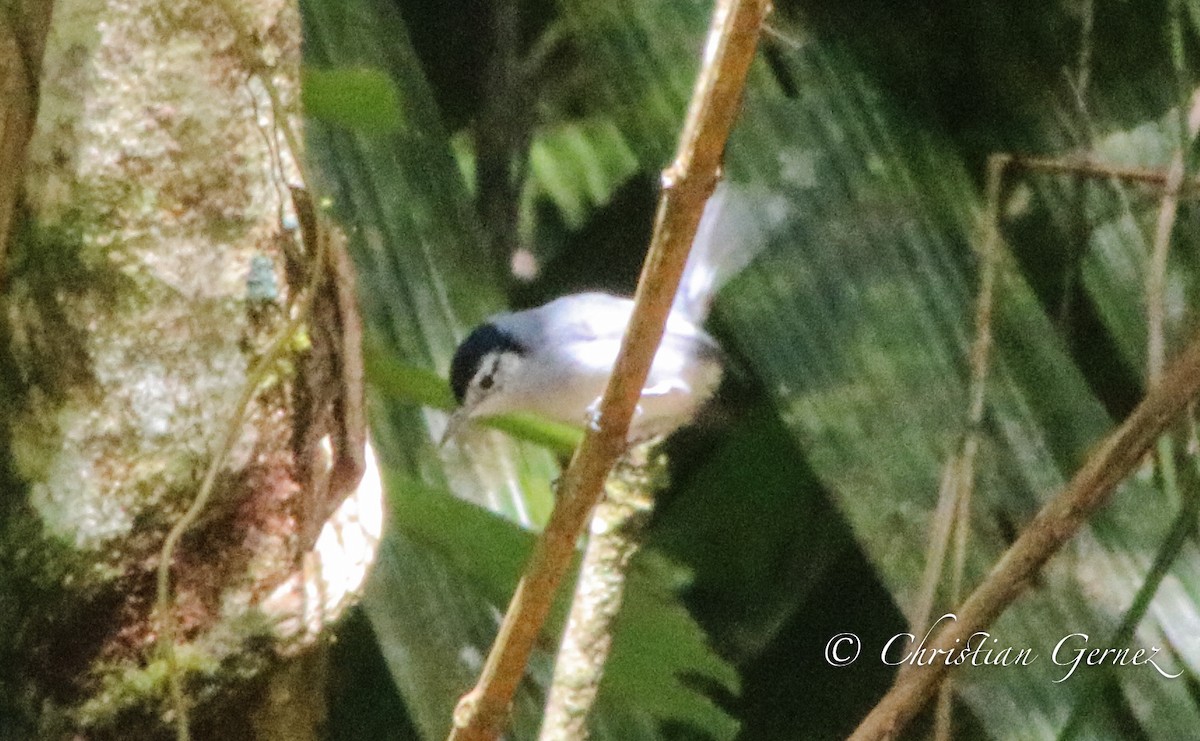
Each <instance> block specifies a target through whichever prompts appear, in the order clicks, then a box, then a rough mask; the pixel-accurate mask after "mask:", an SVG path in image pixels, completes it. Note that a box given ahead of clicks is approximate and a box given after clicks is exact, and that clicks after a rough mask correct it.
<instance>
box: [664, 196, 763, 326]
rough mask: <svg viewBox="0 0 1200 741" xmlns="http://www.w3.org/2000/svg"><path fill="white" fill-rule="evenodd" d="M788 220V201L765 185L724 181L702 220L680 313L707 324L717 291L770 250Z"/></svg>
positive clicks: (685, 277)
mask: <svg viewBox="0 0 1200 741" xmlns="http://www.w3.org/2000/svg"><path fill="white" fill-rule="evenodd" d="M786 216H787V203H786V201H785V200H784V199H783V197H782V196H779V195H778V194H774V193H771V192H770V191H769V190H767V189H766V188H764V187H762V186H752V185H742V184H735V183H728V182H724V181H722V182H720V183H718V184H717V187H716V189H715V190H714V191H713V194H712V196H711V197H709V199H708V203H707V204H705V206H704V214H703V215H702V216H701V217H700V226H699V228H698V229H697V230H696V238H695V240H694V241H693V242H692V251H691V254H689V255H688V261H687V265H686V266H685V267H684V269H683V278H682V279H681V280H680V283H679V290H678V291H677V292H676V294H675V304H674V310H675V311H679V312H681V313H682V314H683V315H684V316H686V317H688V318H689V319H691V320H692V321H693V322H695V323H697V324H699V323H701V322H703V321H704V319H705V317H707V316H708V312H709V309H711V308H712V301H713V298H714V296H715V295H716V293H717V291H718V290H720V288H721V286H723V285H724V284H725V283H727V282H728V281H729V280H730V279H732V278H733V277H734V276H735V275H737V274H738V273H740V272H741V271H742V270H743V269H744V268H745V267H746V266H747V265H749V264H750V261H751V260H753V259H754V258H755V257H756V256H757V255H758V253H760V252H761V251H762V250H763V248H764V247H766V246H767V243H768V242H769V241H770V236H771V234H772V233H773V232H774V231H775V230H776V228H777V227H778V226H779V225H780V224H781V223H782V222H783V221H784V219H785V217H786Z"/></svg>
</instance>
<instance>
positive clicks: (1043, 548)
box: [850, 337, 1200, 741]
mask: <svg viewBox="0 0 1200 741" xmlns="http://www.w3.org/2000/svg"><path fill="white" fill-rule="evenodd" d="M1198 396H1200V337H1197V338H1194V339H1193V340H1192V342H1191V343H1190V344H1189V345H1188V346H1187V348H1186V349H1185V350H1184V352H1183V353H1182V355H1181V356H1180V357H1179V359H1178V360H1177V361H1176V362H1175V363H1174V364H1173V365H1172V366H1171V367H1169V368H1168V369H1167V371H1166V372H1165V373H1164V375H1163V377H1162V381H1161V382H1160V383H1159V384H1157V385H1156V386H1154V387H1152V388H1151V389H1150V392H1149V393H1148V394H1147V395H1146V398H1145V399H1143V400H1142V403H1141V404H1139V405H1138V406H1137V408H1136V409H1134V410H1133V413H1132V414H1130V415H1129V417H1128V418H1127V419H1126V420H1125V421H1124V422H1123V423H1122V424H1121V426H1120V427H1118V428H1117V429H1116V430H1115V431H1113V433H1112V434H1111V435H1109V436H1108V437H1107V438H1106V439H1105V440H1104V441H1103V442H1102V443H1101V444H1100V445H1099V446H1098V447H1097V448H1096V451H1095V452H1094V453H1093V454H1092V456H1091V457H1090V458H1088V460H1087V462H1086V463H1085V464H1084V466H1083V468H1081V469H1080V470H1079V472H1078V473H1077V474H1076V475H1075V477H1074V478H1073V479H1072V480H1071V482H1070V484H1068V485H1067V487H1066V489H1064V490H1063V491H1062V492H1060V493H1059V494H1058V495H1057V496H1055V497H1054V498H1053V499H1052V500H1050V502H1049V503H1047V504H1046V506H1045V507H1043V508H1042V510H1041V511H1040V512H1039V513H1038V514H1037V516H1036V517H1035V518H1034V519H1033V521H1032V522H1031V523H1030V524H1029V526H1028V527H1027V528H1025V530H1024V532H1022V533H1021V535H1020V537H1018V538H1017V540H1016V542H1014V543H1013V544H1012V546H1011V547H1010V548H1009V549H1008V550H1007V551H1006V552H1005V553H1004V555H1003V556H1002V557H1001V559H1000V561H999V562H998V563H997V564H996V565H995V566H994V567H993V568H992V571H991V573H989V574H988V575H987V577H986V578H985V579H984V580H983V582H982V583H981V584H980V585H979V587H978V588H976V589H975V591H974V592H972V593H971V596H969V597H968V598H967V600H966V602H964V603H963V604H962V606H961V607H959V609H958V610H957V611H956V612H955V615H956V617H957V619H956V620H954V621H953V622H947V623H946V627H945V628H943V629H942V630H940V631H938V633H937V634H936V635H935V636H933V638H932V639H931V641H930V643H929V648H930V650H931V651H937V650H942V651H950V650H951V649H953V647H954V646H956V645H962V643H963V642H965V641H966V640H967V639H968V637H969V636H971V635H972V634H973V633H975V632H976V631H979V630H984V629H986V628H987V626H988V625H990V624H991V623H992V621H994V620H995V619H996V618H997V617H998V616H999V615H1000V613H1001V612H1003V611H1004V609H1005V608H1006V607H1008V605H1010V604H1011V603H1012V602H1013V601H1014V600H1015V599H1016V598H1017V597H1018V596H1019V595H1020V593H1021V591H1022V590H1023V589H1024V587H1025V585H1026V583H1027V582H1028V580H1029V579H1030V578H1031V577H1032V576H1033V575H1034V574H1035V573H1037V571H1038V570H1039V569H1040V568H1041V567H1042V566H1043V565H1044V564H1045V563H1046V561H1048V560H1049V559H1050V557H1051V556H1053V555H1054V554H1055V553H1056V552H1057V551H1058V549H1059V548H1061V547H1062V546H1063V545H1064V544H1065V543H1066V542H1067V541H1068V540H1070V538H1071V537H1072V536H1074V535H1075V533H1076V532H1078V531H1079V529H1080V528H1081V527H1082V526H1083V523H1084V522H1086V521H1087V519H1088V518H1089V517H1090V516H1091V515H1092V514H1093V513H1094V512H1095V511H1096V510H1097V509H1099V508H1100V506H1101V505H1103V504H1104V503H1105V502H1106V501H1107V499H1108V497H1109V495H1110V494H1111V493H1112V491H1113V490H1114V489H1116V487H1117V485H1118V484H1120V483H1121V482H1122V481H1123V480H1124V479H1125V478H1126V477H1127V476H1128V475H1129V473H1130V472H1131V471H1132V470H1133V469H1134V468H1135V467H1137V465H1138V464H1139V463H1140V461H1141V460H1142V458H1143V456H1145V455H1146V453H1147V451H1149V450H1150V448H1151V446H1153V445H1154V442H1155V440H1156V439H1157V438H1158V437H1159V435H1161V434H1163V432H1164V431H1166V429H1167V428H1168V427H1169V426H1170V425H1171V424H1172V423H1173V422H1174V421H1175V420H1176V419H1177V418H1178V417H1179V415H1180V414H1183V413H1184V412H1185V411H1186V410H1187V407H1188V405H1189V404H1191V403H1192V402H1194V401H1195V400H1196V398H1197V397H1198ZM948 671H949V667H948V666H946V665H945V664H944V663H938V662H934V663H933V664H931V665H929V666H924V667H918V668H914V669H913V670H911V671H906V672H904V673H902V674H901V675H900V676H899V677H898V678H897V679H896V683H895V684H894V685H893V686H892V688H891V689H890V690H888V692H887V694H886V695H884V696H883V699H882V700H880V701H879V704H877V705H876V706H875V708H874V709H873V710H872V711H871V712H870V713H869V714H868V715H867V717H866V718H865V719H864V720H863V722H862V723H861V724H860V725H859V727H858V728H857V729H856V730H855V731H854V733H853V735H851V737H850V738H851V739H853V740H855V741H866V739H887V738H894V737H895V736H896V735H897V734H898V733H899V732H900V730H901V729H903V727H904V726H905V724H907V723H908V722H909V721H910V720H912V718H913V716H915V715H916V714H917V713H918V712H919V711H920V710H921V708H922V707H923V706H924V705H925V703H926V702H928V701H929V698H930V697H931V696H932V695H933V693H934V692H935V691H936V689H937V686H938V683H939V682H940V681H941V680H942V678H943V677H944V676H945V675H946V673H947V672H948Z"/></svg>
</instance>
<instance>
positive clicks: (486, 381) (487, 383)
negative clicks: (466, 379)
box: [479, 373, 496, 391]
mask: <svg viewBox="0 0 1200 741" xmlns="http://www.w3.org/2000/svg"><path fill="white" fill-rule="evenodd" d="M495 383H496V381H495V379H493V378H492V374H491V373H489V374H487V375H486V376H484V377H483V378H481V379H479V388H481V389H483V390H484V391H487V390H488V389H490V388H491V387H492V386H493V385H495Z"/></svg>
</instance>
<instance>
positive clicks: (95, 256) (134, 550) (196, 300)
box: [0, 0, 378, 738]
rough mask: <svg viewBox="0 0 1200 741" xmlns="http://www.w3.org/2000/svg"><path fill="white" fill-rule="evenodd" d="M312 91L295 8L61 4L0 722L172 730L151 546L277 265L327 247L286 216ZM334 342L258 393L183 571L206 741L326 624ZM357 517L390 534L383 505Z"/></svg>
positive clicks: (202, 441)
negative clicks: (323, 422) (321, 365)
mask: <svg viewBox="0 0 1200 741" xmlns="http://www.w3.org/2000/svg"><path fill="white" fill-rule="evenodd" d="M227 6H228V7H227ZM231 13H233V14H235V15H236V17H232V16H231ZM298 80H299V19H298V17H297V13H296V8H295V6H294V4H292V3H289V2H287V0H255V2H253V3H242V2H231V3H227V4H223V3H219V2H217V3H214V2H201V1H200V0H182V1H181V0H63V1H62V2H58V3H56V5H55V8H54V20H53V24H52V26H51V29H50V33H49V38H48V42H47V45H46V53H45V58H44V64H43V69H42V80H41V86H40V94H41V95H40V97H41V100H40V108H39V112H38V117H37V123H36V126H35V129H34V133H33V138H32V140H31V141H30V142H29V146H28V160H27V162H26V163H25V173H26V178H25V198H26V206H27V207H26V208H22V209H19V210H18V215H19V216H22V218H20V219H19V221H18V222H14V229H13V231H14V235H15V239H14V240H12V249H11V250H10V253H9V254H8V255H7V256H6V261H5V268H4V270H3V271H2V273H0V274H3V275H4V276H5V285H4V296H3V308H4V313H3V316H2V317H0V319H2V325H3V326H2V328H0V335H2V336H0V340H2V341H3V345H2V347H0V351H2V357H0V363H2V367H0V371H2V373H0V378H2V379H3V380H2V381H0V384H2V386H0V422H2V423H3V424H2V427H3V432H2V433H0V442H3V443H4V444H5V446H6V448H7V450H5V451H4V453H5V455H4V456H3V459H4V461H3V464H2V466H3V470H0V474H3V482H2V485H3V497H0V518H2V519H0V656H2V657H3V658H5V659H6V662H5V672H4V673H3V676H0V698H2V699H0V735H5V734H4V733H3V731H9V732H13V733H17V734H18V736H20V735H29V736H33V735H36V736H38V737H45V738H58V737H73V738H75V737H82V738H105V737H120V738H138V737H157V736H159V735H161V734H162V733H163V732H164V730H165V728H166V727H165V726H164V722H165V721H169V716H170V711H169V708H168V707H167V706H166V705H165V704H164V699H163V698H164V696H165V695H164V687H165V681H166V678H165V672H166V669H165V667H164V663H163V661H162V660H161V659H159V658H157V656H156V654H155V653H154V651H153V649H154V641H155V639H156V637H157V636H156V633H155V630H154V628H153V626H154V625H155V623H154V621H153V620H152V612H153V608H154V600H155V587H154V573H153V572H154V569H155V568H156V566H157V559H158V554H159V549H160V547H161V545H162V542H163V537H164V534H165V533H166V531H167V530H168V529H169V528H170V527H171V525H172V524H173V523H174V522H175V521H176V520H177V519H178V518H179V516H180V514H181V513H182V512H183V511H184V510H185V509H186V508H187V507H188V506H189V504H190V503H191V502H192V500H193V499H194V497H195V496H196V493H197V489H198V486H199V481H200V480H201V478H202V476H203V475H204V473H205V471H206V469H207V467H208V466H209V464H210V462H211V460H212V458H213V455H214V452H215V450H216V449H217V447H218V445H219V441H220V440H221V438H222V437H223V436H224V435H225V434H226V432H227V431H228V430H229V429H230V425H232V424H234V423H235V420H234V419H233V417H234V412H233V409H234V406H235V404H236V400H237V399H238V397H239V395H240V394H241V392H242V391H243V389H244V388H245V387H246V384H247V381H248V370H249V369H250V368H252V367H254V365H255V363H256V362H257V361H258V360H259V358H260V355H261V353H262V352H263V350H264V348H265V347H266V346H267V345H268V343H269V341H270V340H271V339H273V337H274V336H275V335H276V334H277V333H278V332H279V331H280V330H281V329H282V328H283V327H284V325H285V324H286V323H287V321H288V318H289V317H290V316H291V315H292V314H293V313H294V312H296V311H298V310H299V308H298V307H299V306H300V303H299V301H298V298H297V296H298V294H300V293H302V289H303V288H304V287H305V286H306V285H309V284H308V283H307V282H304V281H300V282H299V283H298V282H297V280H296V276H294V275H289V274H288V271H287V270H285V268H284V265H285V259H284V255H285V253H287V254H290V255H292V256H293V259H294V258H295V256H296V255H300V256H301V262H303V257H304V256H305V255H306V252H305V250H311V247H312V246H311V245H306V244H305V240H304V239H303V238H302V237H301V235H300V233H299V232H300V230H298V229H296V228H294V225H293V228H288V227H286V226H285V223H286V222H287V221H288V220H289V219H294V214H293V211H292V203H293V201H292V199H291V197H290V195H289V190H288V185H289V184H295V182H296V181H297V178H298V171H297V168H296V165H295V162H294V159H293V153H292V152H290V149H289V146H288V144H287V142H286V141H285V137H284V136H283V135H282V133H281V132H282V129H283V127H284V126H292V127H297V126H299V121H298V119H297V118H296V117H295V113H296V111H295V109H296V100H297V96H298ZM269 91H271V92H274V93H277V94H278V96H279V100H280V102H281V103H282V107H283V108H284V109H286V110H283V111H280V110H278V109H277V108H275V107H273V106H272V103H271V100H270V95H269V94H268V92H269ZM280 113H282V114H285V115H286V116H288V117H289V119H290V120H288V121H283V120H278V119H277V118H276V115H277V114H280ZM0 133H3V134H4V136H5V137H7V136H8V132H7V131H4V132H0ZM3 151H5V152H6V151H8V148H7V142H6V141H5V146H4V148H3ZM289 215H290V216H289ZM309 254H311V253H309ZM305 269H306V270H311V269H312V266H311V265H308V266H306V268H305ZM301 272H303V271H301ZM248 277H250V278H252V280H250V281H249V283H248ZM301 277H302V278H305V277H306V276H301ZM334 302H335V303H336V301H334ZM317 303H319V302H318V301H310V302H309V303H307V304H305V305H306V306H312V305H315V304H317ZM329 334H331V333H330V332H325V331H323V332H322V333H321V335H322V339H320V340H319V341H320V342H324V341H326V340H325V339H324V338H325V336H326V335H329ZM332 334H336V333H332ZM317 341H318V340H316V339H312V338H310V337H309V336H308V335H307V334H306V333H300V335H299V336H297V338H296V341H295V342H294V343H293V345H294V348H295V349H294V350H292V351H291V352H290V353H289V355H288V356H287V357H285V358H284V360H285V361H287V362H281V363H280V364H279V368H278V371H277V373H273V374H271V377H270V378H269V379H268V382H267V383H265V384H263V385H262V386H261V387H260V389H259V390H258V393H257V394H256V395H255V397H254V401H253V402H252V403H251V405H250V408H249V411H248V413H247V415H246V418H245V420H244V421H243V422H242V424H241V425H240V426H239V427H238V430H239V432H238V437H237V442H236V444H235V445H234V446H233V448H232V451H231V454H230V455H229V456H228V457H227V458H226V459H225V460H224V461H223V463H222V466H221V469H220V475H219V477H218V478H217V482H218V483H217V485H216V488H215V490H214V496H213V498H212V501H211V503H210V505H209V506H207V507H206V508H205V510H204V513H203V515H202V517H201V519H200V521H199V522H198V523H197V524H196V525H195V527H193V528H192V529H191V530H189V532H188V534H187V536H186V537H185V538H184V539H183V541H182V543H181V545H180V547H179V549H178V550H177V552H176V553H175V556H174V559H173V588H174V594H175V597H174V601H173V609H174V611H175V613H174V614H175V615H176V619H177V621H178V626H179V636H180V638H181V639H182V640H183V641H184V642H185V643H184V644H183V645H181V646H180V647H179V650H178V656H179V661H180V663H181V665H182V666H183V667H184V670H185V671H186V672H187V674H186V682H185V685H186V687H187V688H188V690H189V696H190V697H191V698H192V699H193V700H195V701H196V702H198V703H199V706H198V712H197V713H196V716H195V721H196V722H195V727H194V733H193V735H196V736H201V737H202V736H204V735H206V733H211V734H212V735H214V736H216V735H220V736H221V737H222V738H226V737H237V736H238V733H237V732H236V731H233V730H232V729H237V728H244V729H247V728H250V727H251V726H252V725H253V723H252V721H251V719H250V718H247V717H238V715H237V713H238V712H240V711H241V710H242V709H244V708H248V707H251V703H248V702H246V703H224V705H225V707H224V708H223V711H222V712H223V715H222V716H221V717H219V718H218V717H217V716H213V715H211V714H208V715H206V714H205V702H206V701H207V702H208V705H209V706H211V705H212V704H213V703H212V702H211V701H212V700H213V699H215V698H224V699H229V698H231V697H234V696H252V695H254V694H255V693H257V695H258V697H259V698H260V699H262V698H263V696H264V695H269V694H270V693H269V692H265V691H264V690H263V687H264V685H263V684H262V683H261V682H259V681H258V677H260V674H261V671H262V670H263V669H264V668H266V667H269V666H271V665H272V664H273V663H274V661H275V657H277V656H278V655H279V654H280V653H288V652H294V651H296V650H298V649H299V648H300V647H301V646H303V645H307V644H308V643H310V642H311V640H312V639H313V637H314V626H315V630H319V628H320V626H321V625H323V624H324V619H327V618H328V615H326V614H325V613H324V612H322V610H323V609H324V607H325V606H326V605H327V600H326V599H325V597H326V591H325V590H323V589H322V590H318V591H319V592H320V597H319V599H318V600H317V601H316V602H315V603H314V602H313V601H312V600H306V595H309V594H310V593H311V592H312V589H311V586H310V585H309V584H308V583H307V581H306V579H308V578H309V577H312V576H313V575H314V574H316V575H317V576H316V578H321V571H322V568H323V567H322V565H321V564H320V563H318V562H317V561H314V560H313V559H314V558H319V557H314V556H313V555H312V554H311V553H307V552H306V549H307V547H308V546H311V545H312V544H313V541H314V540H315V539H316V533H317V532H318V531H320V526H319V525H317V526H315V527H314V526H313V525H312V524H310V523H308V522H305V521H304V518H305V516H306V515H307V514H308V513H311V512H313V511H314V505H313V503H312V501H311V497H309V496H308V495H309V494H310V492H306V491H304V488H305V487H304V485H303V484H302V483H300V482H303V481H305V480H306V478H307V474H306V475H305V476H298V475H297V469H298V468H304V469H308V468H311V467H312V465H313V462H312V461H307V460H306V461H304V462H303V464H304V465H303V466H299V465H298V460H297V458H298V456H297V455H295V454H294V453H295V448H294V446H295V441H296V440H299V439H306V440H307V439H313V438H317V437H321V436H320V435H314V434H311V431H307V430H303V429H300V428H303V427H305V426H306V425H307V423H308V420H306V419H304V418H302V415H300V414H298V413H297V412H296V405H295V403H294V402H295V396H294V394H295V392H296V390H297V389H298V388H300V387H301V386H304V385H305V384H304V383H296V382H295V380H294V379H293V378H292V376H293V374H294V373H296V369H297V368H303V367H304V366H305V362H304V358H303V357H301V356H306V355H311V356H312V357H327V356H332V357H337V355H338V351H336V350H334V351H330V352H324V351H323V349H322V348H316V349H317V350H321V352H313V343H314V342H317ZM306 343H307V344H306ZM310 365H311V364H310ZM321 372H322V375H323V377H331V378H337V377H339V371H337V370H336V369H335V370H332V371H331V370H328V369H322V371H321ZM310 401H311V400H310ZM309 406H311V403H310V404H309ZM335 406H337V405H335ZM337 442H338V441H336V440H335V441H334V445H335V446H336V444H337ZM337 455H338V452H337V451H335V452H334V456H335V457H336V456H337ZM331 465H332V464H331ZM342 493H343V494H344V492H342ZM335 504H336V503H329V502H325V503H322V506H321V507H319V509H320V511H321V514H322V515H328V513H329V512H330V511H332V510H333V509H334V508H335V507H334V505H335ZM356 506H357V507H358V512H357V515H358V517H359V518H360V519H361V520H362V521H364V522H368V521H369V522H370V523H371V525H372V526H374V525H376V524H377V522H376V521H377V519H378V518H377V513H376V512H374V511H373V510H372V509H371V507H372V505H371V504H370V503H362V502H358V503H356ZM364 511H365V512H367V515H363V514H362V512H364ZM310 531H311V533H312V534H311V535H304V536H301V535H300V533H302V532H303V533H309V532H310ZM367 540H368V541H369V540H371V539H370V538H367ZM361 560H362V559H361V558H359V562H361ZM359 562H356V564H355V566H356V567H357V565H361V564H360V563H359ZM314 564H316V567H315V568H314ZM363 568H364V569H365V566H364V567H363ZM324 576H325V577H328V576H329V574H328V573H326V574H324ZM317 608H320V609H319V610H318V609H317ZM314 612H321V615H320V617H319V618H317V619H314V617H313V613H314ZM284 623H287V625H286V627H284V628H283V629H282V631H281V627H280V626H281V625H282V624H284ZM282 633H286V636H284V635H282ZM267 700H268V701H269V698H267ZM231 711H232V712H231ZM5 719H13V720H8V721H7V722H10V723H13V724H14V725H13V726H11V727H5V723H6V720H5ZM15 719H20V720H19V721H18V720H15ZM17 723H20V724H21V725H16V724H17ZM230 733H232V734H233V735H232V736H230Z"/></svg>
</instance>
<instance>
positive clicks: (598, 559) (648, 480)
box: [538, 443, 664, 741]
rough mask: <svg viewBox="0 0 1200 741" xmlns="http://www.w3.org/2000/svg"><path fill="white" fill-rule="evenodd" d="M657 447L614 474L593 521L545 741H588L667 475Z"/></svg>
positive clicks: (642, 449) (637, 453)
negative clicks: (634, 567)
mask: <svg viewBox="0 0 1200 741" xmlns="http://www.w3.org/2000/svg"><path fill="white" fill-rule="evenodd" d="M653 447H654V444H653V443H649V444H644V445H639V446H638V447H636V448H634V449H632V450H630V452H629V454H628V455H626V456H625V457H624V458H622V459H621V462H620V463H619V464H618V465H617V467H616V468H615V469H613V472H612V474H610V475H609V477H608V481H607V482H606V483H605V486H604V491H605V494H604V498H603V499H602V500H601V501H600V503H599V504H598V505H597V506H596V514H594V515H593V516H592V522H591V527H590V529H591V535H590V536H589V537H588V544H587V550H586V551H585V552H584V555H583V563H582V564H581V565H580V567H579V582H578V584H577V585H576V587H575V597H574V599H573V600H572V602H571V616H570V618H569V619H568V620H567V628H566V630H565V631H564V632H563V639H562V644H561V645H560V646H559V649H558V656H557V657H556V658H555V661H554V680H553V681H552V682H551V683H550V693H549V697H548V698H547V700H546V712H545V714H544V716H543V718H542V730H541V733H540V734H539V735H538V739H539V741H584V739H586V738H587V737H588V728H587V719H588V714H589V712H590V711H591V709H592V707H593V705H594V704H595V702H596V695H597V694H598V692H599V690H600V680H601V679H602V678H603V676H604V665H605V663H606V662H607V661H608V654H609V650H610V648H611V647H612V636H613V625H614V623H615V622H616V618H617V613H619V612H620V609H621V602H622V600H623V599H624V596H625V584H626V577H627V575H628V570H629V568H628V567H629V561H630V559H632V558H633V556H634V554H636V553H637V551H638V549H639V548H640V547H641V544H642V534H643V532H644V530H645V528H646V524H647V523H648V522H649V521H650V513H651V511H652V510H653V508H654V494H655V490H656V489H657V488H658V486H657V484H658V481H659V479H660V478H661V476H660V473H662V472H663V463H664V461H663V460H662V459H661V457H658V458H652V457H650V456H652V455H653V452H652V448H653Z"/></svg>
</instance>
